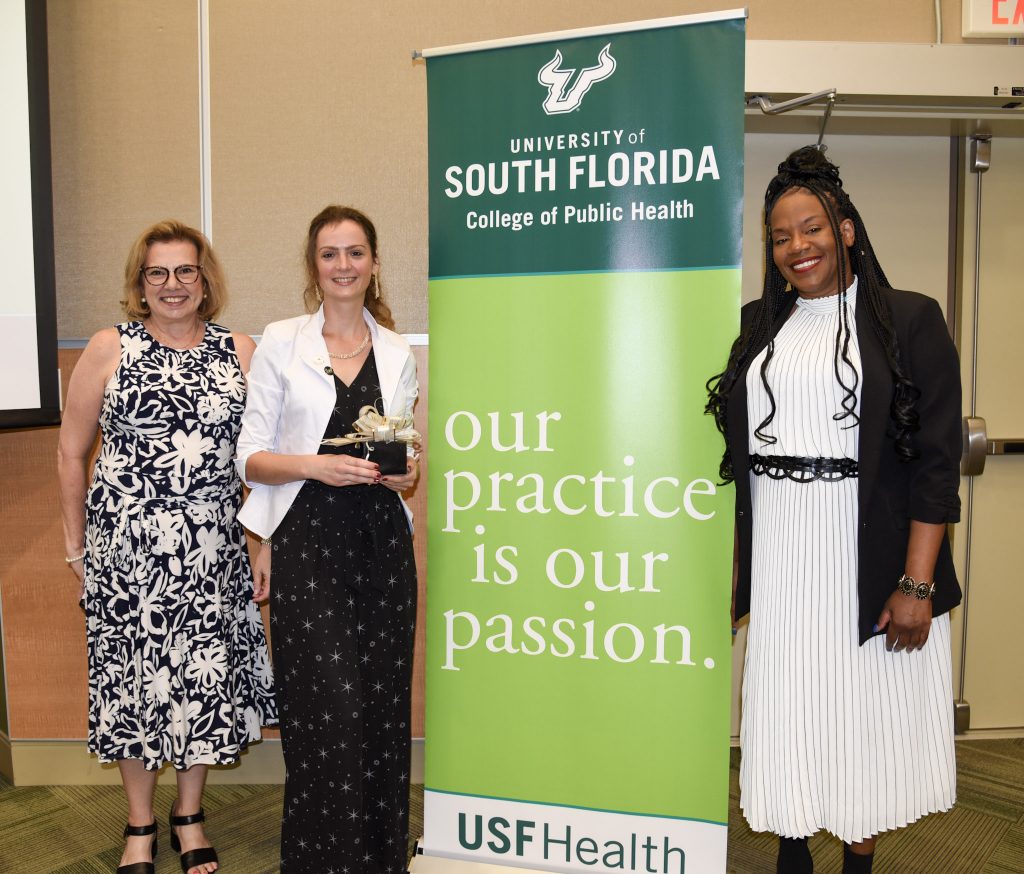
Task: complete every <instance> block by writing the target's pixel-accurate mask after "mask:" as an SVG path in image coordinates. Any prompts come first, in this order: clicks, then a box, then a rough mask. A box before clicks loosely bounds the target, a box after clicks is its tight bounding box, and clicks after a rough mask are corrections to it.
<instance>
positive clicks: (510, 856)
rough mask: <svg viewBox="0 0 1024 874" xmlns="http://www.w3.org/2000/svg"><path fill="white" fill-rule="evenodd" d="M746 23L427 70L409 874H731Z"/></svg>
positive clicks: (432, 59) (618, 36)
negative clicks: (417, 676)
mask: <svg viewBox="0 0 1024 874" xmlns="http://www.w3.org/2000/svg"><path fill="white" fill-rule="evenodd" d="M744 23H745V22H744V13H743V12H742V11H737V12H727V13H716V14H713V15H704V16H688V17H686V18H676V19H668V20H659V21H652V22H642V23H637V24H629V25H621V26H619V27H612V28H604V29H601V30H600V31H598V30H597V29H591V30H586V31H576V32H570V33H564V34H547V35H544V36H541V37H536V38H526V39H524V40H522V41H516V42H515V44H509V43H505V42H502V43H496V44H483V45H479V46H466V47H456V48H452V49H443V50H435V51H429V50H428V51H426V52H424V55H425V56H426V57H427V59H428V60H427V73H428V91H429V136H430V141H429V186H430V407H429V437H430V441H429V445H430V453H431V458H430V472H429V483H428V485H429V496H430V498H429V519H428V538H429V571H428V574H429V576H428V618H427V721H426V791H425V829H424V832H425V833H424V841H423V851H424V853H425V854H426V856H427V857H430V856H443V857H447V858H448V859H453V860H459V859H462V860H471V861H475V862H486V863H489V864H491V865H502V866H504V865H507V866H515V867H519V868H528V869H535V870H539V871H565V872H574V871H643V872H652V874H654V872H663V874H679V872H683V871H686V872H701V874H705V872H724V871H725V856H726V853H725V847H726V821H727V808H728V769H729V762H728V744H729V699H730V686H731V671H730V655H731V652H730V650H731V635H730V630H729V603H730V584H729V580H730V576H731V559H732V540H733V534H732V530H733V522H732V501H733V496H732V490H731V488H730V489H725V488H722V487H720V486H719V485H718V484H717V483H718V464H719V461H720V459H721V453H722V441H721V438H720V437H719V435H718V434H717V432H716V431H715V428H714V424H713V422H712V420H711V419H710V417H707V416H705V415H703V408H704V403H705V388H704V385H705V381H706V380H707V378H708V377H709V376H710V375H711V374H713V373H715V372H716V371H718V370H720V369H721V367H722V365H723V363H724V360H725V356H726V352H727V350H728V347H729V343H730V342H731V340H732V339H733V337H734V336H735V335H736V333H737V328H738V310H739V298H740V268H739V264H740V243H741V240H740V233H741V213H742V210H741V198H742V195H743V58H744ZM446 870H451V871H453V872H454V871H457V870H458V867H456V864H455V863H453V864H452V866H451V867H450V868H449V869H446Z"/></svg>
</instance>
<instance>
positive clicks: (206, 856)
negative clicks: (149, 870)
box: [129, 807, 220, 874]
mask: <svg viewBox="0 0 1024 874" xmlns="http://www.w3.org/2000/svg"><path fill="white" fill-rule="evenodd" d="M169 822H170V824H171V849H172V850H174V852H175V853H181V841H179V840H178V835H177V833H176V832H175V831H174V829H175V827H176V826H181V825H195V824H196V823H197V822H206V812H205V811H204V810H203V808H201V807H200V808H199V813H192V814H189V815H188V816H175V814H174V808H173V807H172V808H171V815H170V819H169ZM211 862H213V863H216V864H217V865H218V867H219V865H220V860H219V859H218V858H217V851H216V850H215V849H214V848H213V847H198V848H197V849H195V850H186V851H185V852H184V853H181V870H182V871H183V872H184V874H188V872H189V870H190V869H192V868H195V867H197V866H199V865H209V864H210V863H211ZM129 874H134V872H129ZM139 874H144V872H141V871H140V872H139Z"/></svg>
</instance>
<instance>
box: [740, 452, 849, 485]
mask: <svg viewBox="0 0 1024 874" xmlns="http://www.w3.org/2000/svg"><path fill="white" fill-rule="evenodd" d="M750 469H751V470H752V471H753V472H754V474H756V475H757V476H762V475H763V476H767V477H771V479H791V480H793V481H794V482H798V483H810V482H814V481H815V480H818V479H820V480H824V481H825V482H836V481H837V480H841V479H846V478H847V477H855V476H857V462H856V461H854V460H853V459H852V458H798V457H796V456H793V455H751V456H750Z"/></svg>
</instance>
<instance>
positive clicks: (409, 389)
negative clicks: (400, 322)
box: [398, 349, 420, 455]
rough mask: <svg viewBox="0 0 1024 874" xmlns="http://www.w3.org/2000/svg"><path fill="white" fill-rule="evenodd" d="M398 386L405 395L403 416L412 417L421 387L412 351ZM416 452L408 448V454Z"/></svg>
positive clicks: (410, 447) (410, 446)
mask: <svg viewBox="0 0 1024 874" xmlns="http://www.w3.org/2000/svg"><path fill="white" fill-rule="evenodd" d="M398 384H399V385H400V386H401V387H402V391H403V392H404V394H405V409H404V410H403V411H402V414H403V415H406V416H412V409H413V407H414V406H415V405H416V398H417V397H419V393H420V386H419V382H418V381H417V379H416V359H415V357H413V354H412V350H411V349H410V350H409V357H408V358H407V359H406V361H405V366H404V367H403V368H402V375H401V376H400V377H399V378H398ZM414 452H415V450H414V449H413V448H412V445H411V444H410V445H409V447H408V454H409V455H412V454H413V453H414Z"/></svg>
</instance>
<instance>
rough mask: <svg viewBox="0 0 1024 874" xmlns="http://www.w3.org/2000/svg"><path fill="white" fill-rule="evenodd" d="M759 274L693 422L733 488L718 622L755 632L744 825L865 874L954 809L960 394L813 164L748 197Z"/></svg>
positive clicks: (804, 154)
mask: <svg viewBox="0 0 1024 874" xmlns="http://www.w3.org/2000/svg"><path fill="white" fill-rule="evenodd" d="M765 221H766V241H765V246H766V259H765V264H766V270H765V279H764V289H763V293H762V296H761V298H760V300H758V301H756V302H753V303H750V304H748V305H747V306H745V307H744V308H743V312H742V317H741V331H740V336H739V337H738V338H737V340H736V341H735V343H734V344H733V347H732V350H731V352H730V355H729V360H728V363H727V365H726V368H725V370H724V371H723V372H722V373H720V374H718V375H717V376H715V377H713V378H712V379H711V380H710V381H709V383H708V388H709V403H708V407H707V409H708V411H709V412H710V413H712V414H713V415H714V416H715V419H716V422H717V424H718V427H719V429H720V430H721V431H722V433H723V434H724V435H725V438H726V451H725V455H724V457H723V460H722V469H721V473H722V476H723V478H724V479H725V480H726V481H735V483H736V533H737V536H736V547H737V548H736V562H735V563H736V568H735V579H734V587H735V610H734V613H735V617H734V618H739V617H741V616H744V615H746V614H747V613H749V614H750V627H749V630H748V642H747V660H746V664H745V668H744V682H743V726H742V730H741V746H742V748H743V763H742V767H741V778H740V788H741V807H742V808H743V811H744V814H745V816H746V817H747V819H748V821H749V822H750V824H751V827H752V828H753V829H755V830H770V831H773V832H775V833H776V834H778V835H779V836H780V838H781V840H780V849H779V859H778V867H777V870H778V871H780V872H805V871H812V870H813V863H812V860H811V855H810V851H809V849H808V847H807V838H808V837H809V836H810V835H812V834H814V833H815V832H816V831H818V830H819V829H825V830H827V831H829V832H831V833H833V834H836V835H838V836H839V837H841V838H842V839H843V841H844V842H845V843H846V845H847V846H846V848H845V855H844V871H846V872H858V871H870V870H871V864H872V857H873V852H874V846H875V838H876V836H877V834H878V833H880V832H882V831H886V830H891V829H894V828H899V827H901V826H904V825H907V824H909V823H911V822H913V821H914V820H916V819H918V818H920V817H921V816H923V815H925V814H927V813H930V812H934V811H938V810H946V809H948V808H949V807H951V806H952V804H953V801H954V798H955V776H956V775H955V762H954V758H953V737H952V735H953V717H952V689H951V669H950V654H949V617H948V615H947V614H948V611H949V610H950V608H952V607H954V606H955V605H956V604H958V603H959V601H960V597H961V594H960V587H959V585H958V583H957V580H956V574H955V572H954V569H953V562H952V556H951V554H950V547H949V539H948V536H947V533H946V526H947V524H949V523H952V522H956V521H957V520H958V519H959V498H958V494H957V493H958V487H959V459H960V452H961V445H960V444H961V438H960V416H961V412H960V375H959V364H958V361H957V356H956V351H955V349H954V347H953V344H952V342H951V340H950V337H949V334H948V332H947V330H946V326H945V323H944V320H943V318H942V313H941V310H940V309H939V307H938V305H937V304H936V303H935V301H934V300H932V299H931V298H928V297H925V296H923V295H920V294H917V293H914V292H907V291H896V290H894V289H892V288H891V287H890V286H889V283H888V281H887V279H886V278H885V274H884V273H883V271H882V269H881V267H880V266H879V264H878V261H877V259H876V257H875V255H874V251H873V249H872V247H871V244H870V242H869V240H868V236H867V231H866V229H865V228H864V224H863V221H862V220H861V218H860V215H859V214H858V212H857V210H856V208H855V207H854V206H853V204H852V203H851V201H850V199H849V197H848V195H847V194H846V192H845V191H844V190H843V187H842V181H841V179H840V177H839V172H838V168H837V167H836V166H835V165H833V164H832V163H830V162H829V161H828V160H827V159H826V158H825V156H824V154H823V153H822V152H821V151H819V150H818V149H816V148H813V147H806V148H804V149H800V150H798V151H797V152H794V153H793V154H792V155H790V156H789V158H788V159H787V160H786V161H784V162H783V163H782V164H780V165H779V172H778V175H777V176H776V177H775V178H774V179H773V180H772V181H771V183H770V184H769V186H768V190H767V194H766V197H765Z"/></svg>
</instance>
